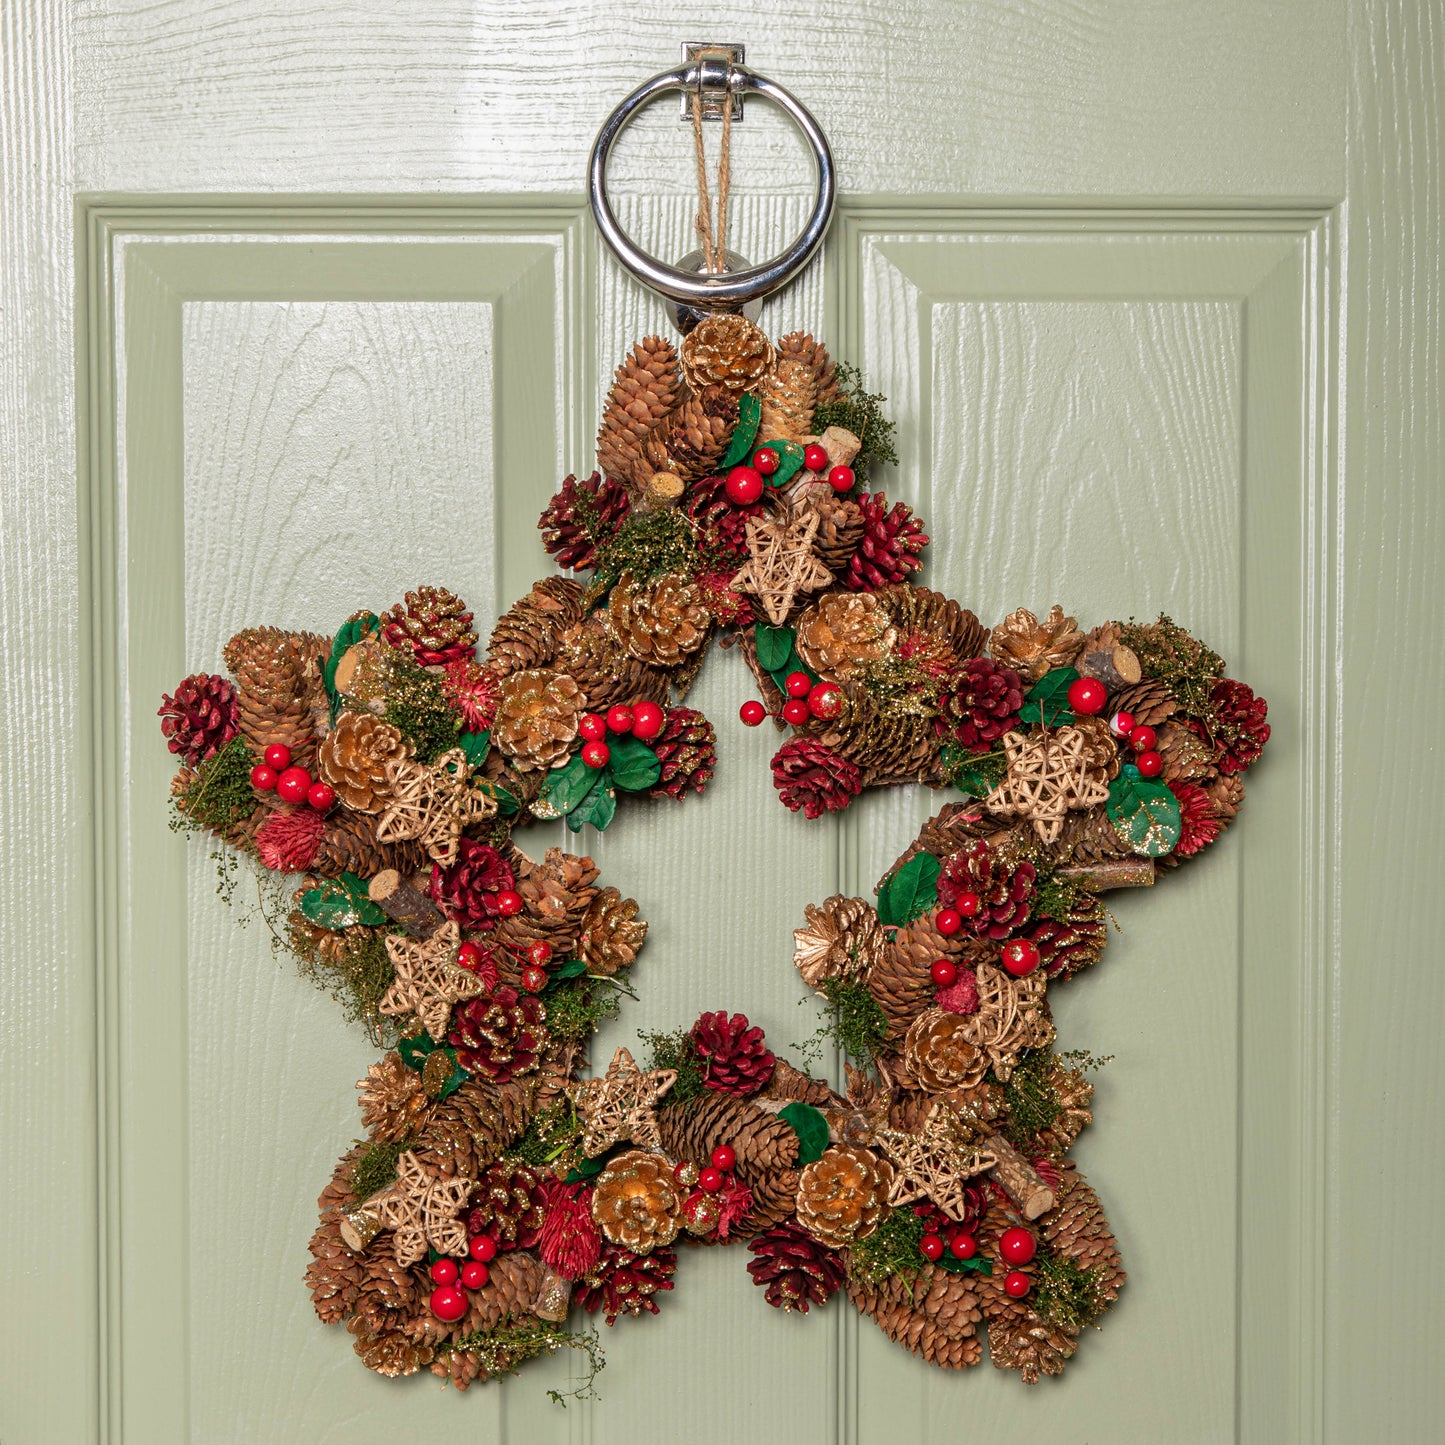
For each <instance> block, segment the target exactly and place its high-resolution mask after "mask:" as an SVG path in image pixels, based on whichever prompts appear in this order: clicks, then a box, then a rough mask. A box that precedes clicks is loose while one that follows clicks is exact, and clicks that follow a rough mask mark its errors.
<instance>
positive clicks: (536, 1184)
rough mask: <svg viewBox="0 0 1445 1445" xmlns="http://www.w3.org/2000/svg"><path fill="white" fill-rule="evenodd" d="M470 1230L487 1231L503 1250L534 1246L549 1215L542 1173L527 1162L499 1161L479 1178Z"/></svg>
mask: <svg viewBox="0 0 1445 1445" xmlns="http://www.w3.org/2000/svg"><path fill="white" fill-rule="evenodd" d="M472 1199H473V1204H472V1208H471V1211H470V1212H469V1213H468V1215H467V1233H468V1234H485V1235H488V1236H490V1238H491V1240H492V1242H493V1243H494V1244H495V1245H496V1246H497V1248H498V1249H499V1250H511V1249H531V1248H532V1247H533V1246H534V1245H535V1244H536V1243H537V1240H538V1238H539V1236H540V1235H541V1233H542V1223H543V1221H544V1220H545V1219H546V1216H547V1204H546V1190H545V1189H544V1188H543V1182H542V1176H541V1174H539V1173H538V1172H537V1171H536V1170H535V1169H529V1168H528V1167H527V1166H526V1165H525V1164H515V1163H512V1162H510V1161H508V1160H499V1161H498V1162H497V1163H495V1164H491V1165H488V1167H487V1168H486V1169H484V1170H483V1171H482V1173H481V1175H480V1176H479V1177H478V1179H477V1187H476V1191H475V1193H474V1194H473V1196H472Z"/></svg>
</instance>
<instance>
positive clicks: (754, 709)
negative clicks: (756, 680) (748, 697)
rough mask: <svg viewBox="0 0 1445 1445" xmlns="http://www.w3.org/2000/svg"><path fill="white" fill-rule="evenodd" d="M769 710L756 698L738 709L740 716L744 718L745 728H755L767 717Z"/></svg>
mask: <svg viewBox="0 0 1445 1445" xmlns="http://www.w3.org/2000/svg"><path fill="white" fill-rule="evenodd" d="M767 715H768V710H767V708H765V707H764V706H763V705H762V703H760V702H759V701H758V700H757V699H756V698H754V699H753V700H752V701H751V702H745V703H744V704H743V705H742V706H741V707H740V708H739V709H738V716H739V717H740V718H741V719H742V722H743V726H744V727H745V728H755V727H757V725H758V724H759V723H760V722H762V720H763V719H764V718H765V717H767Z"/></svg>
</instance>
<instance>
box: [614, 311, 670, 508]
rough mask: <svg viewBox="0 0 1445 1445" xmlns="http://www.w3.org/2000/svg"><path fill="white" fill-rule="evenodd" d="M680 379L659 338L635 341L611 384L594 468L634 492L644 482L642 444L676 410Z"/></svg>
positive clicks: (668, 352)
mask: <svg viewBox="0 0 1445 1445" xmlns="http://www.w3.org/2000/svg"><path fill="white" fill-rule="evenodd" d="M681 391H682V377H681V374H680V372H679V370H678V365H677V352H676V351H674V350H673V348H672V343H671V342H669V341H664V340H663V339H662V338H661V337H660V336H649V337H647V338H646V339H645V340H642V341H639V342H638V343H637V345H636V346H634V347H633V348H632V351H631V352H630V353H629V354H628V356H627V357H626V359H625V360H624V361H623V363H622V365H621V366H619V367H618V368H617V372H616V374H615V376H614V377H613V380H612V390H611V391H610V392H609V393H608V396H607V400H606V402H605V403H604V404H603V408H602V425H601V426H600V427H599V428H598V431H597V465H598V466H599V467H601V468H602V470H603V471H604V472H605V473H606V474H607V475H608V476H609V477H617V478H619V479H620V480H622V481H624V482H630V483H632V484H633V485H634V486H639V487H640V486H641V485H642V483H643V481H645V480H646V476H645V468H644V467H643V466H642V443H643V442H644V440H646V438H647V435H648V433H649V432H651V431H652V429H653V428H654V427H655V426H657V424H658V423H659V422H660V421H661V420H662V419H663V417H665V416H666V415H667V414H668V412H670V411H671V410H672V409H673V407H674V406H676V405H677V401H678V398H679V396H680V394H681Z"/></svg>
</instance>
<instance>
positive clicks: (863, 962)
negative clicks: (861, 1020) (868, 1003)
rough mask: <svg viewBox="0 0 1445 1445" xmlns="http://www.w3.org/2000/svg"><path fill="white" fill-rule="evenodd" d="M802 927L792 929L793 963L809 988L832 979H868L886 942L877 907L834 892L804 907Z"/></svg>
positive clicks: (850, 981)
mask: <svg viewBox="0 0 1445 1445" xmlns="http://www.w3.org/2000/svg"><path fill="white" fill-rule="evenodd" d="M803 916H804V918H805V919H806V920H807V922H806V925H805V926H804V927H803V928H795V929H794V930H793V966H794V967H795V968H796V969H797V970H798V972H799V973H800V974H802V976H803V982H804V983H806V984H807V985H808V987H809V988H812V989H821V988H822V986H823V984H825V983H827V982H829V981H830V980H832V979H843V980H845V981H846V982H849V983H853V982H860V983H867V982H868V979H869V976H870V974H871V973H872V971H873V967H874V965H875V964H876V963H877V961H878V959H879V958H880V957H881V955H882V954H883V952H884V950H885V948H886V947H887V946H888V938H887V935H886V934H885V933H884V932H883V925H882V924H881V923H880V922H879V921H878V913H877V910H876V909H875V908H874V907H873V905H872V904H871V903H869V902H868V901H867V900H866V899H863V898H845V897H844V896H843V895H842V894H841V893H835V894H834V895H833V896H832V897H831V898H827V899H824V901H823V902H822V903H810V904H808V905H807V907H806V908H805V909H804V910H803Z"/></svg>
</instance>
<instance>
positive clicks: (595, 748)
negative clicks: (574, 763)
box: [582, 743, 612, 768]
mask: <svg viewBox="0 0 1445 1445" xmlns="http://www.w3.org/2000/svg"><path fill="white" fill-rule="evenodd" d="M611 756H612V749H611V748H609V747H608V746H607V744H606V743H588V744H587V745H586V746H585V747H584V748H583V749H582V761H583V762H584V763H586V764H587V766H588V767H589V768H605V767H606V766H607V760H608V758H610V757H611Z"/></svg>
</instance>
